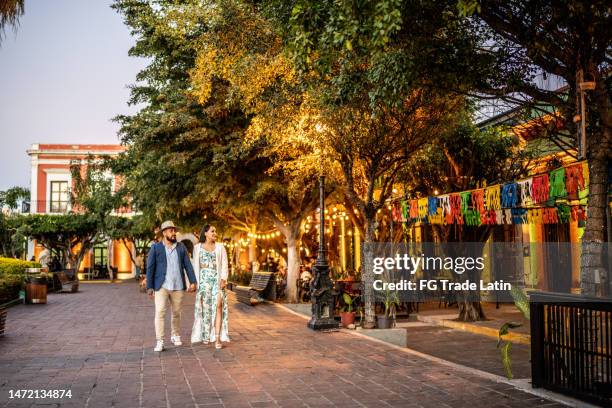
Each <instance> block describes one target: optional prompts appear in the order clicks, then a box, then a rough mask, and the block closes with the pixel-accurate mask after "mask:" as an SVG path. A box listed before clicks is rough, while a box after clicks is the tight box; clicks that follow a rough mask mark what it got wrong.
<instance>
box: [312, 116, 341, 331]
mask: <svg viewBox="0 0 612 408" xmlns="http://www.w3.org/2000/svg"><path fill="white" fill-rule="evenodd" d="M316 130H317V132H322V131H323V127H322V126H320V125H318V124H317V127H316ZM322 163H323V160H321V174H320V176H319V225H320V227H319V254H318V256H317V261H316V262H315V264H314V266H313V272H314V277H313V280H312V283H311V285H310V302H311V303H312V317H311V318H310V321H308V327H309V328H311V329H313V330H329V329H337V328H338V326H339V325H338V322H336V321H335V320H334V295H333V293H332V289H333V285H332V282H331V280H330V279H329V265H328V264H327V259H326V252H327V250H326V249H325V176H324V175H323V164H322Z"/></svg>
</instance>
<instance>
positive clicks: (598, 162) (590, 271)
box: [580, 77, 612, 295]
mask: <svg viewBox="0 0 612 408" xmlns="http://www.w3.org/2000/svg"><path fill="white" fill-rule="evenodd" d="M596 86H597V87H596V90H595V95H594V97H595V103H596V105H597V110H598V113H599V116H600V121H601V123H600V126H599V127H600V128H601V129H602V130H601V133H600V134H591V135H590V137H589V138H588V144H589V146H588V150H587V151H588V160H589V202H588V210H587V221H586V227H585V230H584V235H583V236H582V254H581V258H580V275H581V276H580V289H581V292H582V293H583V294H585V295H597V293H598V287H599V288H603V287H605V286H607V285H608V278H609V276H607V273H606V269H605V267H604V259H603V257H604V252H605V251H604V245H605V244H604V242H606V233H605V232H606V211H608V159H609V156H610V148H611V146H610V138H611V134H610V127H611V126H612V119H611V118H610V116H612V115H611V113H610V99H609V97H608V94H607V90H606V89H605V83H604V79H603V78H601V77H600V78H599V80H598V81H597V85H596ZM605 292H606V291H605V289H604V293H605Z"/></svg>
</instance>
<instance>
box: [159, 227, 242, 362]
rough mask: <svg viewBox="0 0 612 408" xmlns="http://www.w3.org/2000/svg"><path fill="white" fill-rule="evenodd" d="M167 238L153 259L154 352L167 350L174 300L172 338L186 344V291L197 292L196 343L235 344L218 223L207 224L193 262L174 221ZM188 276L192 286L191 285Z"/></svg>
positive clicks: (164, 229)
mask: <svg viewBox="0 0 612 408" xmlns="http://www.w3.org/2000/svg"><path fill="white" fill-rule="evenodd" d="M161 230H162V235H163V239H162V240H161V241H160V242H156V243H154V244H153V245H152V246H151V248H150V249H149V255H148V257H147V293H148V294H149V297H150V298H152V299H155V337H156V344H155V348H154V351H163V350H164V330H165V317H166V309H167V306H168V301H169V302H170V305H171V309H172V318H171V330H172V332H171V337H170V341H171V342H172V344H174V345H175V346H180V345H182V344H183V343H182V341H181V336H180V329H181V305H182V301H183V295H184V293H185V290H187V292H195V294H196V298H195V310H194V313H195V316H194V322H193V327H192V330H191V343H192V344H194V343H200V342H202V343H204V344H207V343H209V342H210V343H215V347H216V348H218V349H220V348H221V347H222V343H221V342H229V341H230V339H229V335H228V306H227V294H226V293H225V286H226V284H227V275H228V267H227V252H226V251H225V247H224V246H223V244H220V243H217V232H216V229H215V227H213V226H211V225H208V224H207V225H205V226H204V228H202V231H201V233H200V242H199V243H197V244H196V245H195V247H194V249H193V260H192V259H190V258H189V253H188V251H187V248H186V247H185V245H183V244H182V243H180V242H177V241H176V227H175V226H174V223H173V222H172V221H166V222H164V223H163V224H162V225H161ZM185 274H187V278H188V279H189V287H187V285H186V283H185Z"/></svg>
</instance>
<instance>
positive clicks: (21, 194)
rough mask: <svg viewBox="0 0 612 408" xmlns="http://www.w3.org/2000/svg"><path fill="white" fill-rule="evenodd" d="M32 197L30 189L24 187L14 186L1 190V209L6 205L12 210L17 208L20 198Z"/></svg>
mask: <svg viewBox="0 0 612 408" xmlns="http://www.w3.org/2000/svg"><path fill="white" fill-rule="evenodd" d="M29 198H30V190H29V189H27V188H23V187H12V188H9V189H8V190H6V191H0V209H1V208H2V207H4V206H5V205H6V206H7V207H9V208H10V209H11V210H15V209H16V208H17V206H18V205H19V201H20V200H27V199H29Z"/></svg>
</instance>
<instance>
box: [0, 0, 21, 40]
mask: <svg viewBox="0 0 612 408" xmlns="http://www.w3.org/2000/svg"><path fill="white" fill-rule="evenodd" d="M24 11H25V7H24V0H0V43H2V39H3V38H4V33H5V29H6V27H8V26H12V27H13V29H16V28H17V25H18V24H19V17H21V16H22V15H23V13H24Z"/></svg>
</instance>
